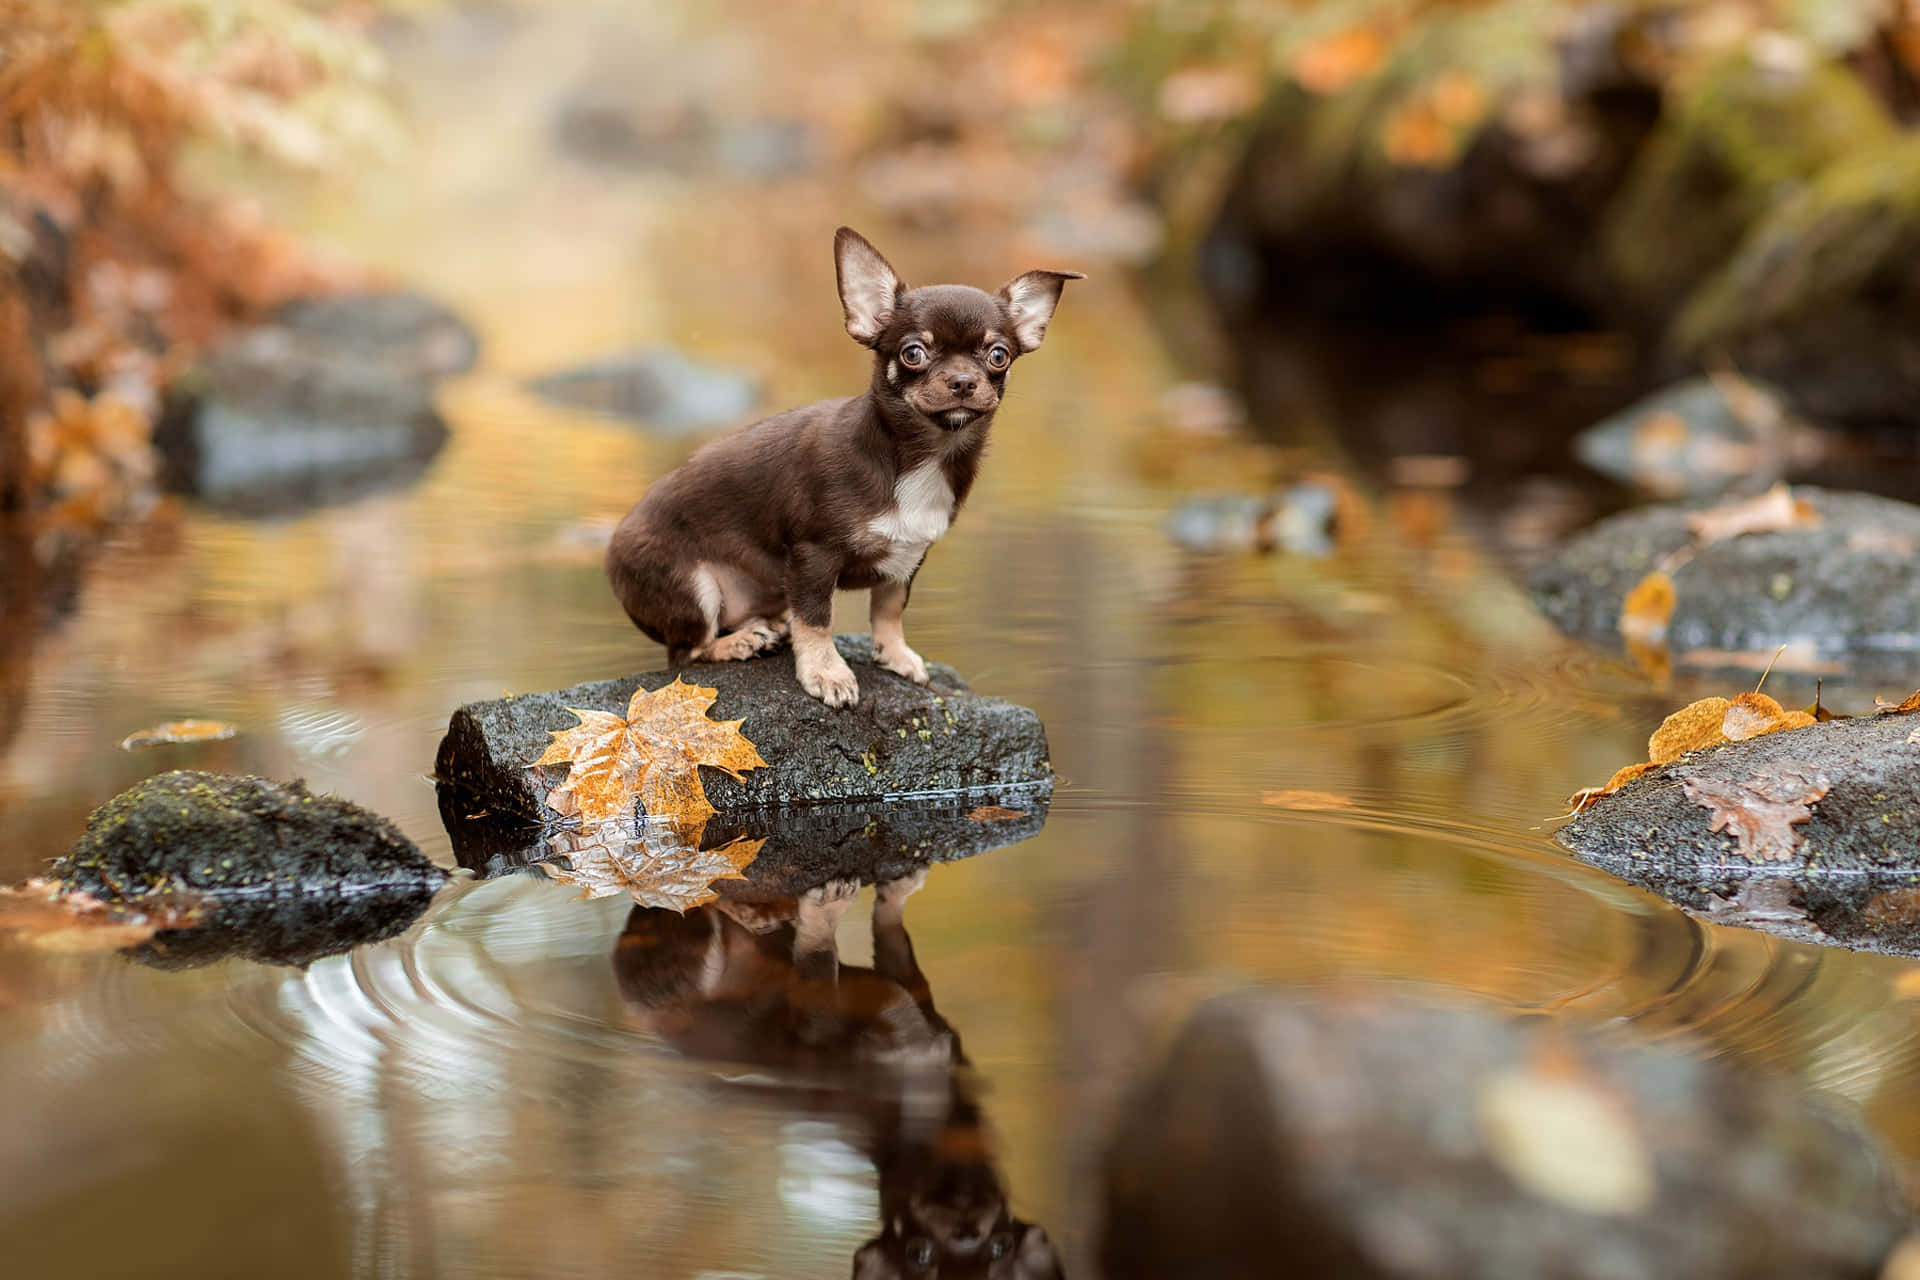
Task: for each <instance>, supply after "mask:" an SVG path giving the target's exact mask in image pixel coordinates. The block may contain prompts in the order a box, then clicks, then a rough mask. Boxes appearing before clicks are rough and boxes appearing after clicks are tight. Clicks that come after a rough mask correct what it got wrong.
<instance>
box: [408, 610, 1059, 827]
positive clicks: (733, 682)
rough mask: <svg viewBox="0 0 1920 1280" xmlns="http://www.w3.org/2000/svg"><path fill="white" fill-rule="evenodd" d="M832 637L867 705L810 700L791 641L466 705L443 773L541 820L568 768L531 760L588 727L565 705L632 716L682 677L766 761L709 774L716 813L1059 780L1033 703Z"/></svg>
mask: <svg viewBox="0 0 1920 1280" xmlns="http://www.w3.org/2000/svg"><path fill="white" fill-rule="evenodd" d="M834 643H835V644H836V645H837V646H838V647H839V649H840V652H841V654H842V655H844V656H845V657H846V659H847V661H848V662H849V663H850V664H851V665H852V667H853V672H854V675H855V676H856V677H857V678H858V679H859V681H860V702H859V704H858V705H857V706H854V707H849V708H844V709H841V710H833V709H830V708H828V707H826V706H825V705H823V704H822V703H820V702H819V701H817V700H816V699H814V698H811V697H808V696H807V694H806V693H804V692H803V691H802V690H801V688H800V685H799V683H798V681H797V680H795V678H794V673H793V654H792V652H791V651H790V650H789V651H782V652H779V653H774V654H770V655H767V656H765V657H761V658H756V659H754V660H753V661H751V662H719V663H699V664H695V665H693V666H689V667H686V668H684V669H682V670H681V671H677V672H676V671H654V672H648V673H647V674H645V675H640V676H625V677H622V678H620V679H617V680H599V681H594V682H592V683H589V684H580V685H575V686H573V687H572V688H570V689H561V690H557V691H555V692H552V693H531V694H522V695H519V696H515V697H508V698H500V699H496V700H494V701H491V702H476V703H472V704H470V705H468V706H465V707H462V708H460V709H459V710H458V711H456V712H454V713H453V718H452V720H451V722H450V723H449V724H448V726H447V735H446V737H445V738H443V739H442V740H441V742H440V751H439V754H438V756H437V757H436V759H435V762H434V772H435V776H436V777H437V778H438V780H439V781H440V783H441V784H442V785H443V786H446V787H449V788H451V789H453V790H454V791H456V792H459V793H462V794H463V795H464V796H466V797H467V798H468V799H469V800H470V801H473V802H474V803H471V804H470V805H469V806H468V808H467V809H466V812H468V813H470V814H472V813H480V812H483V811H484V812H485V813H486V814H487V815H488V816H489V818H490V819H491V820H492V821H495V822H502V823H513V822H520V823H526V824H541V823H544V822H546V821H548V820H550V819H552V818H553V817H554V815H553V813H552V812H551V811H550V810H548V809H546V807H545V805H544V800H545V797H546V794H547V792H548V791H549V790H550V789H551V788H552V787H553V786H554V784H555V783H558V782H559V781H561V780H562V779H563V778H564V777H565V776H566V767H565V766H560V765H555V766H551V767H549V768H546V769H534V768H531V767H530V766H531V764H532V762H533V761H534V760H537V759H539V757H540V756H541V754H542V753H543V752H544V751H545V750H546V748H547V746H548V745H549V744H550V743H551V741H552V738H551V734H552V732H553V731H554V730H557V729H570V728H572V727H574V726H575V725H577V724H578V723H579V719H578V717H576V716H574V715H573V714H572V713H571V712H570V711H568V710H567V708H569V707H580V708H583V709H591V710H599V711H611V712H617V713H621V714H624V713H625V711H626V708H627V703H628V701H629V700H630V699H631V698H632V696H633V693H634V691H635V690H636V689H638V688H641V687H643V686H644V687H645V688H648V689H658V688H661V687H663V686H665V685H668V684H671V683H672V682H673V680H674V679H675V678H676V676H685V678H686V679H687V681H688V682H689V683H691V684H697V685H701V686H704V687H707V688H712V689H716V690H718V691H719V697H718V699H717V700H716V701H715V702H714V704H713V707H712V710H711V711H710V712H709V713H708V714H709V715H710V716H711V717H712V718H713V719H715V720H740V719H744V720H745V721H746V723H745V724H744V725H743V726H742V727H741V732H743V733H744V734H745V735H746V736H747V738H748V739H749V740H751V741H752V742H753V744H754V745H755V746H756V747H758V748H759V751H760V756H761V758H762V759H764V760H766V761H767V767H766V768H764V769H755V770H753V771H751V772H749V773H748V774H747V775H746V776H745V778H744V779H743V780H739V781H736V780H735V779H733V778H730V777H728V776H727V775H725V774H723V773H721V772H719V771H718V770H715V769H703V770H702V771H701V775H700V776H701V781H702V783H703V784H704V786H705V788H706V793H707V799H708V801H709V802H710V803H711V804H712V805H713V806H714V808H716V809H718V810H719V811H720V815H721V818H720V819H718V820H716V821H719V820H724V819H726V818H729V817H732V816H734V815H736V814H738V813H739V812H740V811H743V810H754V809H766V808H774V807H791V806H807V805H813V804H819V803H823V802H829V801H869V802H871V801H874V800H879V799H882V798H886V799H894V798H903V797H912V796H928V795H939V794H966V793H974V792H979V793H986V792H988V791H992V790H995V789H1001V788H1006V787H1010V786H1039V787H1047V786H1050V785H1051V782H1052V777H1053V769H1052V766H1051V765H1050V764H1049V763H1048V759H1047V737H1046V730H1045V729H1044V728H1043V727H1042V726H1041V724H1040V718H1039V717H1038V716H1037V715H1035V714H1034V713H1033V712H1032V711H1029V710H1028V709H1027V708H1025V707H1020V706H1015V705H1014V704H1012V703H1009V702H1002V701H1001V700H999V699H997V698H986V697H981V696H980V695H978V694H975V693H973V692H971V691H970V690H969V689H968V688H967V684H966V682H965V681H964V680H962V679H961V678H960V676H959V674H958V673H956V672H955V671H954V670H953V668H951V667H947V666H943V665H941V664H939V663H929V664H928V667H927V670H928V673H929V674H930V675H931V676H932V678H933V684H932V687H930V688H922V687H921V686H919V685H915V684H913V683H911V682H910V681H907V680H904V679H902V678H901V677H899V676H896V675H894V674H892V673H891V672H888V671H884V670H882V669H881V668H879V667H877V666H875V665H874V664H873V646H872V642H871V640H870V639H869V638H868V637H866V636H838V637H836V638H835V641H834Z"/></svg>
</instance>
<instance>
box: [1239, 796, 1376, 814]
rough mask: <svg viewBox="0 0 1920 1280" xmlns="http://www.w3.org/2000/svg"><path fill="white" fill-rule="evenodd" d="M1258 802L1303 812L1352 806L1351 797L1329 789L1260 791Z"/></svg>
mask: <svg viewBox="0 0 1920 1280" xmlns="http://www.w3.org/2000/svg"><path fill="white" fill-rule="evenodd" d="M1260 803H1261V804H1264V805H1270V806H1272V807H1273V808H1275V809H1298V810H1301V811H1303V812H1313V811H1317V810H1327V809H1351V808H1353V799H1352V797H1350V796H1343V795H1337V794H1335V793H1334V792H1331V791H1262V792H1261V793H1260Z"/></svg>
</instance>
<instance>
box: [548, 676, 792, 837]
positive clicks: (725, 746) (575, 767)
mask: <svg viewBox="0 0 1920 1280" xmlns="http://www.w3.org/2000/svg"><path fill="white" fill-rule="evenodd" d="M718 696H719V691H718V690H716V689H703V688H700V687H698V686H696V685H690V684H687V683H686V682H684V681H683V680H681V679H680V678H679V677H677V676H676V677H675V678H674V681H673V683H672V684H670V685H668V686H666V687H665V688H664V689H659V690H656V691H652V692H649V691H648V690H646V689H636V690H634V694H633V698H632V700H631V701H630V702H629V703H628V704H627V714H626V717H625V718H624V719H623V718H621V717H620V716H617V715H614V714H613V713H612V712H609V711H581V710H578V709H575V708H568V709H569V710H571V711H573V714H574V715H576V716H578V717H580V723H579V724H578V725H577V726H575V727H574V728H572V729H556V730H554V731H553V745H552V746H550V747H548V748H547V751H546V754H545V755H542V756H541V757H540V758H539V759H538V760H536V761H534V764H535V765H542V766H543V765H553V764H568V765H571V766H572V767H571V768H570V769H569V771H568V773H567V779H566V781H565V782H562V783H561V784H560V785H559V786H557V787H555V788H553V790H551V791H549V792H548V793H547V805H548V806H549V807H550V808H552V809H553V811H554V812H556V813H558V814H560V815H562V816H563V817H576V816H577V817H578V818H579V819H580V820H581V821H582V822H583V823H595V822H604V821H606V820H607V819H609V818H615V817H619V816H621V815H624V814H630V813H631V812H632V809H633V804H634V801H635V800H638V801H639V803H640V807H641V808H642V809H643V810H645V811H646V814H647V816H648V817H650V818H654V819H662V818H668V819H673V820H676V821H681V822H688V823H699V822H705V821H706V819H708V818H710V817H712V816H713V814H714V812H715V810H714V807H713V806H712V805H711V804H709V803H708V802H707V791H706V788H705V787H703V786H702V785H701V784H700V766H701V765H708V766H711V767H712V768H715V769H720V770H722V771H724V772H725V773H727V774H729V775H731V776H732V777H735V778H738V777H740V776H741V774H742V773H743V772H744V771H745V770H747V769H759V768H764V767H765V766H766V763H767V762H766V761H765V760H762V759H761V758H760V752H759V751H758V750H757V749H756V748H755V747H754V745H753V743H752V742H750V741H748V740H747V738H746V737H745V736H744V735H743V734H742V733H741V732H740V726H741V725H742V724H744V723H746V722H745V721H744V720H726V721H716V720H709V719H708V718H707V711H708V709H709V708H710V707H712V706H713V701H714V699H715V698H717V697H718Z"/></svg>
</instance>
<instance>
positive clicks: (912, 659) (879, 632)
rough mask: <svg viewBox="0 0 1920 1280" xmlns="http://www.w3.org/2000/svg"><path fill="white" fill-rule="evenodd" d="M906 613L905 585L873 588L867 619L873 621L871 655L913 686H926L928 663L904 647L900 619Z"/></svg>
mask: <svg viewBox="0 0 1920 1280" xmlns="http://www.w3.org/2000/svg"><path fill="white" fill-rule="evenodd" d="M906 612H907V584H906V583H904V582H883V583H881V584H880V585H879V586H877V587H875V588H874V589H873V594H872V596H871V597H870V599H869V605H868V616H869V617H870V618H871V619H872V621H873V654H874V657H875V658H877V659H878V660H879V662H880V665H881V666H883V667H885V668H886V669H887V670H889V671H891V672H893V673H894V674H895V675H897V676H904V677H906V678H907V679H908V680H911V681H913V682H914V683H915V684H926V683H927V664H926V662H925V660H924V659H922V658H921V657H920V655H919V654H917V653H915V652H914V651H913V649H912V647H911V646H909V645H908V644H907V633H906V630H905V629H904V627H903V625H902V620H903V619H904V618H905V616H906Z"/></svg>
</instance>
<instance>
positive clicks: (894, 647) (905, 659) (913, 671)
mask: <svg viewBox="0 0 1920 1280" xmlns="http://www.w3.org/2000/svg"><path fill="white" fill-rule="evenodd" d="M874 656H875V657H877V658H878V659H879V660H880V665H881V666H883V667H885V668H886V669H887V670H888V671H891V672H893V674H895V675H897V676H905V677H906V678H907V679H909V680H911V681H913V682H914V683H915V684H926V683H927V682H928V681H927V663H926V659H924V658H922V657H921V656H920V655H919V654H917V653H915V652H914V651H913V650H912V649H909V648H908V647H907V645H906V642H905V641H904V640H903V641H901V642H900V643H899V644H890V645H883V646H882V647H881V649H880V652H879V653H878V654H876V655H874Z"/></svg>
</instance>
